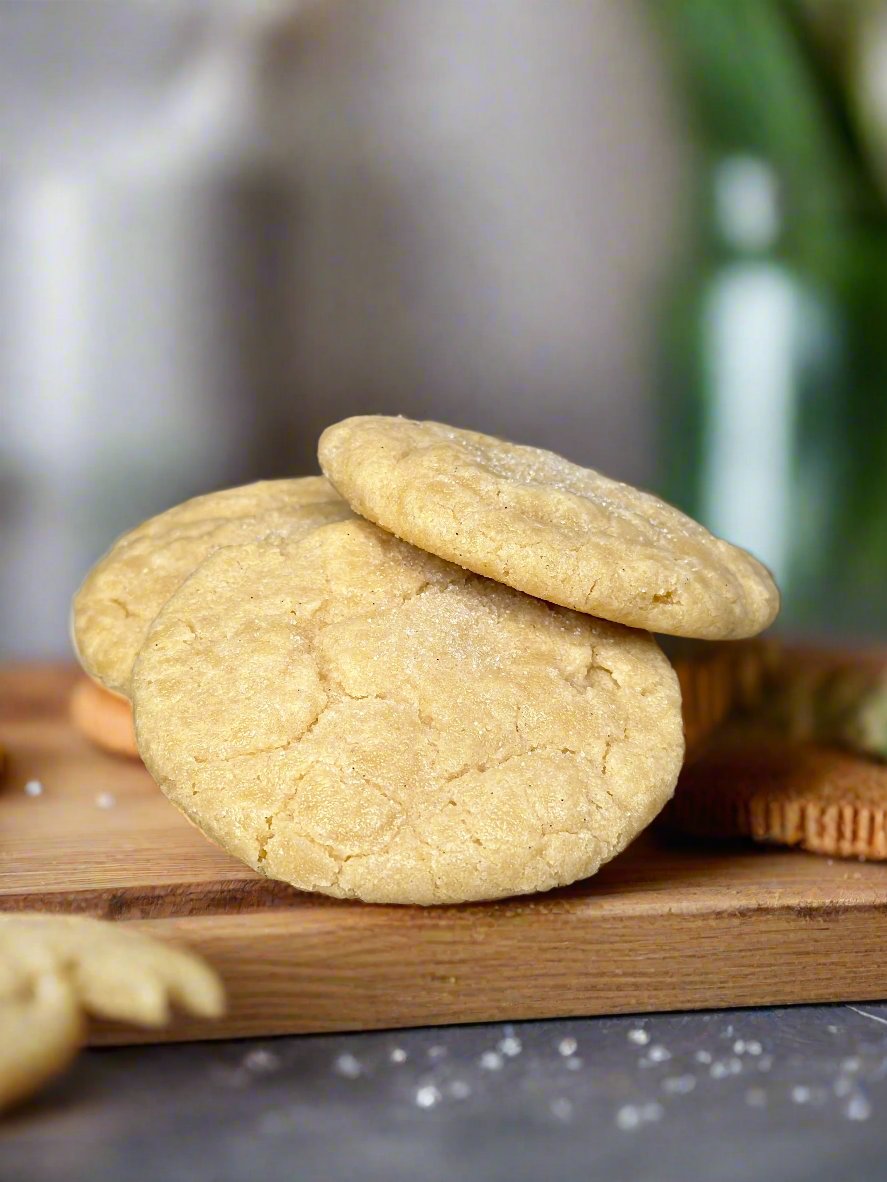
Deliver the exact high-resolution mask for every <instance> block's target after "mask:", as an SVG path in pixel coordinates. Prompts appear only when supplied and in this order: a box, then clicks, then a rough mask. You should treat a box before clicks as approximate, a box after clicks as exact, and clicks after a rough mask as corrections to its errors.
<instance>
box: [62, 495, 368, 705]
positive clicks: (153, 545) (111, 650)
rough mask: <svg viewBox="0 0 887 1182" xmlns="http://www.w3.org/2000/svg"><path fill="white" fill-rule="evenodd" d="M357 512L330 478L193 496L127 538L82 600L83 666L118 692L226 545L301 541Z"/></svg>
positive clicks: (75, 618)
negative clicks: (184, 587)
mask: <svg viewBox="0 0 887 1182" xmlns="http://www.w3.org/2000/svg"><path fill="white" fill-rule="evenodd" d="M350 516H351V512H350V510H349V509H348V507H347V506H346V505H345V503H344V502H343V501H342V500H341V498H340V497H339V496H338V495H337V494H336V493H335V492H334V491H333V489H332V488H330V486H329V484H328V483H327V482H326V480H324V479H323V477H322V476H303V477H299V478H296V479H294V480H263V481H260V482H259V483H257V484H246V485H242V486H241V487H239V488H228V489H223V490H222V491H221V492H213V493H207V494H206V495H205V496H202V497H195V498H194V499H193V500H190V501H185V502H184V504H181V505H176V506H175V507H174V508H172V509H168V510H167V511H166V512H165V513H161V514H159V515H158V516H157V517H152V518H151V519H150V520H149V521H146V522H144V523H143V524H142V525H139V526H137V527H136V528H135V529H133V530H130V532H129V533H127V534H124V535H123V537H121V538H119V539H118V540H117V541H116V542H115V543H114V545H113V546H112V547H111V549H110V550H109V551H108V553H107V554H106V555H105V556H104V558H102V559H101V560H100V561H99V562H98V563H97V564H96V565H95V566H94V567H93V569H92V570H91V571H90V572H89V574H88V575H87V576H86V579H85V580H84V582H83V585H82V586H81V588H80V590H79V591H78V592H77V594H76V596H75V597H74V607H73V613H72V632H73V639H74V647H75V649H76V651H77V655H78V657H79V658H80V663H81V664H82V665H83V667H84V669H85V670H86V672H87V673H89V675H90V676H91V677H94V678H95V679H96V681H99V682H101V684H102V685H104V686H105V688H106V689H109V690H112V691H113V692H114V693H117V694H122V695H123V696H124V697H128V696H129V680H130V676H131V674H132V665H133V661H135V658H136V654H137V653H138V651H139V648H140V647H141V644H142V641H143V640H144V638H145V633H146V632H147V630H148V625H149V624H150V623H151V621H152V620H153V619H154V617H155V616H156V615H157V613H158V612H159V611H160V609H161V607H163V605H164V603H165V602H166V601H167V599H169V597H170V595H172V593H173V591H175V589H176V588H177V587H178V586H179V584H180V583H181V582H182V580H183V579H186V578H187V577H188V575H190V574H191V572H192V571H193V570H195V569H196V567H198V566H199V565H200V563H201V562H202V561H203V560H204V558H206V557H207V555H208V554H211V553H212V552H213V551H214V550H217V549H218V548H219V546H232V545H237V544H239V543H242V542H251V541H255V540H258V539H259V538H266V537H290V538H299V537H303V536H304V535H305V534H307V533H310V531H311V530H313V529H316V528H317V527H318V526H320V525H327V524H328V523H329V522H331V521H342V520H343V519H345V518H346V517H350Z"/></svg>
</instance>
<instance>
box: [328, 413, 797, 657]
mask: <svg viewBox="0 0 887 1182" xmlns="http://www.w3.org/2000/svg"><path fill="white" fill-rule="evenodd" d="M319 455H320V463H321V467H322V468H323V471H324V472H325V473H326V475H327V476H328V477H329V479H330V480H331V482H332V483H333V484H334V485H335V486H336V488H337V489H338V490H339V492H340V493H341V494H342V496H343V497H344V498H345V499H346V500H347V501H348V502H349V504H350V505H351V506H352V507H353V508H354V509H355V510H356V511H357V512H358V513H359V514H360V515H361V516H363V517H366V518H368V519H369V520H370V521H374V522H376V523H377V524H378V525H381V526H382V527H383V528H384V529H387V530H390V531H391V533H394V534H396V535H397V536H398V537H399V538H403V539H405V540H406V541H408V542H412V543H413V545H415V546H420V547H421V548H422V549H423V550H428V551H429V552H430V553H432V554H437V555H439V556H440V557H441V558H446V559H448V560H449V561H450V562H456V563H458V564H459V565H460V566H463V567H465V568H466V569H468V570H472V571H475V572H477V573H478V574H481V575H487V576H488V577H490V578H493V579H497V580H498V581H499V582H501V583H507V584H508V585H509V586H511V587H516V588H517V589H518V590H520V591H525V592H527V593H528V594H530V595H536V596H539V598H541V599H548V600H550V601H551V602H552V603H559V604H562V605H563V606H564V607H571V608H575V609H576V610H577V611H581V612H588V613H590V614H591V615H596V616H600V617H602V618H603V619H607V620H615V621H618V622H619V623H622V624H628V625H630V626H632V627H635V628H648V629H650V630H651V631H654V632H664V633H671V634H672V635H675V636H695V637H699V638H702V639H707V640H735V639H739V638H740V637H746V636H753V635H755V634H756V633H758V632H760V631H761V630H762V629H764V628H766V627H767V626H768V625H769V624H770V623H772V621H773V619H774V618H775V616H776V613H777V611H778V610H779V594H778V592H777V589H776V586H775V584H774V582H773V579H772V578H771V576H770V574H769V572H768V571H767V569H766V568H765V567H764V566H762V565H761V563H759V562H758V561H757V560H756V559H755V558H753V557H752V556H751V555H750V554H747V553H746V552H745V551H744V550H741V549H739V548H738V547H736V546H731V545H730V544H729V543H728V542H724V541H722V540H721V539H720V538H716V537H715V536H714V535H713V534H711V533H709V532H708V530H706V529H705V528H704V527H703V526H701V525H699V524H698V523H697V522H695V521H693V520H691V519H690V518H689V517H686V516H685V515H684V514H683V513H681V512H679V511H678V510H677V509H675V508H673V507H672V506H671V505H668V504H666V503H665V502H664V501H661V500H659V498H658V497H654V496H652V495H651V494H650V493H646V492H642V491H640V490H639V489H636V488H632V487H631V486H630V485H627V484H621V483H619V482H618V481H615V480H610V479H609V478H608V477H606V476H602V475H601V474H600V473H599V472H595V471H593V470H592V469H590V468H581V467H579V466H578V465H577V464H572V463H570V462H569V461H568V460H565V459H563V458H562V457H560V456H558V455H555V454H554V453H553V452H549V451H542V450H540V449H539V448H535V447H522V446H519V445H517V444H512V443H505V442H503V441H502V440H499V439H494V438H493V437H492V436H489V435H480V434H477V433H475V432H473V431H461V430H457V429H455V428H453V427H447V426H443V425H442V424H440V423H418V422H413V421H411V420H409V419H401V418H387V417H384V416H379V415H368V416H364V417H359V418H352V419H345V420H344V421H343V422H341V423H336V424H335V425H334V426H332V427H328V428H327V429H326V431H324V433H323V435H322V436H321V439H320V447H319Z"/></svg>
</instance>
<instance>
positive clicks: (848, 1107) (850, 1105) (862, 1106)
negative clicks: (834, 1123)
mask: <svg viewBox="0 0 887 1182" xmlns="http://www.w3.org/2000/svg"><path fill="white" fill-rule="evenodd" d="M844 1115H845V1116H846V1117H847V1119H848V1120H868V1118H869V1117H870V1116H871V1115H872V1106H871V1104H869V1102H868V1100H867V1099H866V1098H865V1096H864V1095H863V1094H862V1092H856V1093H854V1095H852V1096H851V1097H850V1099H849V1100H848V1101H847V1103H846V1104H845V1105H844Z"/></svg>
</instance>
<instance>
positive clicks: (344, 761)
mask: <svg viewBox="0 0 887 1182" xmlns="http://www.w3.org/2000/svg"><path fill="white" fill-rule="evenodd" d="M133 705H134V714H135V725H136V736H137V739H138V744H139V750H140V752H141V754H142V757H143V759H144V761H145V763H146V765H147V766H148V769H149V770H150V772H151V773H152V775H153V776H154V778H155V779H156V780H157V782H158V783H159V785H160V786H161V788H162V789H163V790H164V792H166V794H167V795H168V796H169V797H170V799H171V800H172V801H173V802H174V803H175V804H176V805H178V807H179V808H180V809H182V810H183V811H184V812H185V813H186V814H187V816H188V817H190V818H191V820H193V821H194V822H195V823H196V824H197V825H199V826H200V828H201V829H202V830H203V831H204V832H205V833H206V834H207V835H208V836H209V837H211V838H212V839H213V840H214V841H216V842H218V844H219V845H221V846H223V847H224V848H225V849H227V850H229V851H230V852H231V853H232V854H234V855H236V856H237V857H238V858H241V859H242V860H243V861H245V862H246V863H248V864H249V865H250V866H253V867H255V868H256V869H257V870H259V871H261V872H262V873H264V874H267V875H268V876H269V877H271V878H276V879H282V880H284V881H286V882H290V883H292V884H294V885H295V886H298V887H302V888H304V889H306V890H311V891H320V892H324V893H327V894H330V895H336V896H343V897H349V898H360V899H365V900H368V901H371V902H385V903H421V904H432V903H458V902H462V901H465V900H472V899H494V898H497V897H501V896H505V895H513V894H520V893H525V892H531V891H542V890H548V889H550V888H552V887H556V886H559V885H561V884H565V883H569V882H573V881H574V880H576V879H579V878H583V877H585V876H587V875H589V874H593V873H594V872H595V871H596V870H597V869H598V867H599V866H600V865H601V864H602V863H603V862H606V861H607V860H608V859H609V858H612V857H613V856H614V854H616V853H618V852H619V851H620V850H621V849H623V848H624V847H625V846H626V845H627V844H628V842H629V841H631V839H632V838H633V837H634V836H635V835H636V834H637V833H639V832H640V831H641V830H642V829H643V828H644V827H645V826H646V825H647V824H648V823H649V822H650V821H651V820H652V818H653V817H654V816H655V815H656V813H658V812H659V810H660V809H661V808H662V806H663V805H664V804H665V802H666V801H667V800H668V798H669V797H670V796H671V793H672V790H673V788H674V784H675V781H676V779H677V775H678V770H679V768H680V765H681V759H682V754H683V735H682V728H681V710H680V694H679V689H678V684H677V678H676V676H675V674H674V672H673V670H672V668H671V666H670V665H669V663H668V661H667V660H666V659H665V657H664V656H663V654H662V653H661V652H660V650H659V648H658V647H657V645H656V643H655V642H654V641H653V639H652V638H651V637H650V636H649V635H648V634H646V633H643V632H634V631H629V630H627V629H625V628H621V627H619V626H618V625H613V624H609V623H605V622H603V621H600V620H596V619H593V618H591V617H589V616H585V615H580V614H577V613H575V612H571V611H567V610H565V609H563V608H559V607H555V606H552V605H550V604H547V603H543V602H541V601H539V600H537V599H532V598H530V597H528V596H526V595H522V594H520V593H519V592H516V591H513V590H511V589H510V588H507V587H503V586H502V585H501V584H498V583H494V582H491V581H490V580H488V579H483V578H480V577H478V576H476V575H473V574H470V573H468V572H466V571H464V570H463V569H461V568H460V567H458V566H454V565H452V564H449V563H446V562H443V561H441V560H440V559H437V558H435V557H433V556H432V555H429V554H426V553H424V552H422V551H420V550H417V549H415V548H414V547H412V546H409V545H407V544H406V543H404V542H401V541H398V540H397V539H396V538H394V537H393V536H392V535H391V534H388V533H385V532H383V531H382V530H380V529H377V528H376V527H375V526H373V525H371V524H370V523H369V522H365V521H353V522H346V523H343V524H338V525H330V526H327V527H325V528H323V529H320V530H317V531H315V532H314V533H312V534H311V535H310V536H308V537H306V538H304V539H303V540H301V541H299V542H296V543H293V542H286V541H280V542H268V541H265V542H260V543H256V544H252V545H245V546H239V547H232V548H227V549H224V550H219V551H217V552H216V553H215V554H213V555H212V556H211V557H210V558H208V559H207V560H206V562H204V563H203V565H202V566H201V567H200V568H199V569H198V570H197V571H196V572H195V573H194V574H193V575H192V576H191V578H190V579H188V580H187V582H185V583H184V584H183V585H182V586H181V587H180V589H179V590H178V591H177V592H176V593H175V594H174V595H173V596H172V598H171V599H170V600H169V601H168V603H167V604H166V606H165V607H164V608H163V610H162V611H161V612H160V614H159V615H158V617H157V619H156V620H155V622H154V624H153V625H152V627H151V629H150V632H149V634H148V637H147V639H146V642H145V645H144V647H143V648H142V650H141V653H140V655H139V658H138V660H137V662H136V666H135V670H134V673H133Z"/></svg>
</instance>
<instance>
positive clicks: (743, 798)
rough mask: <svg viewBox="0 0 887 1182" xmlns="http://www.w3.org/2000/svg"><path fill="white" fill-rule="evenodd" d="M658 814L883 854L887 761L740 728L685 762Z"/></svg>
mask: <svg viewBox="0 0 887 1182" xmlns="http://www.w3.org/2000/svg"><path fill="white" fill-rule="evenodd" d="M663 821H664V822H665V823H666V824H668V825H669V826H670V827H672V828H674V829H678V830H680V831H681V832H683V833H687V834H690V835H692V836H694V837H708V838H710V837H716V838H735V837H751V838H754V840H755V841H765V842H776V843H778V844H780V845H797V846H801V847H802V848H803V849H806V850H811V851H813V852H814V853H817V854H828V855H830V856H832V857H836V856H838V857H864V858H879V859H883V858H887V767H884V766H883V765H882V764H877V763H875V762H873V761H872V760H868V759H864V758H862V757H860V756H858V755H851V754H849V753H848V752H845V751H840V750H838V749H836V748H831V747H821V746H817V745H815V744H812V743H794V742H792V741H790V740H786V739H780V738H778V737H775V736H769V735H766V734H763V733H758V732H757V731H755V730H751V729H750V728H747V727H737V728H735V729H734V730H732V731H731V733H730V734H729V735H727V736H725V737H724V738H723V739H722V740H720V741H719V742H718V743H717V745H716V746H715V747H714V748H713V749H711V750H708V751H706V752H705V753H704V754H703V755H702V757H701V758H700V759H698V760H697V761H696V762H695V763H693V764H690V765H688V766H687V767H686V768H685V769H684V771H683V773H682V775H681V779H680V783H679V785H678V789H677V791H676V793H675V796H674V800H673V801H672V802H671V804H670V805H669V807H668V810H667V812H666V813H665V814H664V816H663Z"/></svg>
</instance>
